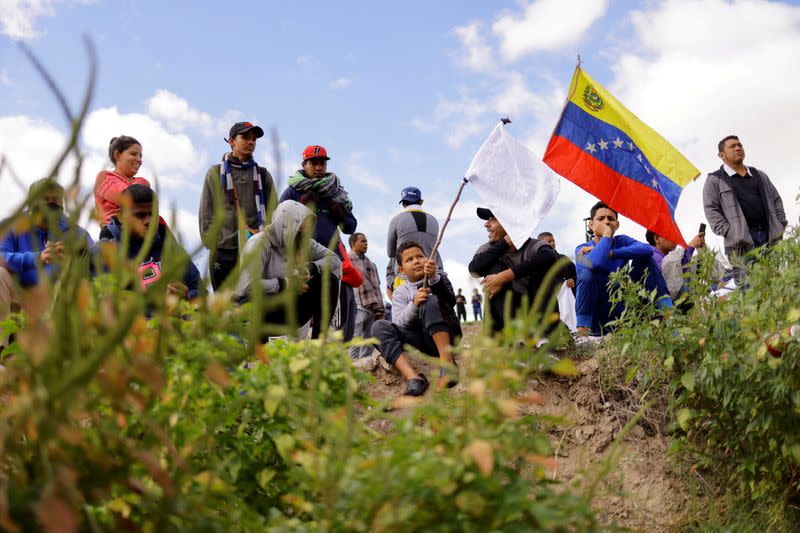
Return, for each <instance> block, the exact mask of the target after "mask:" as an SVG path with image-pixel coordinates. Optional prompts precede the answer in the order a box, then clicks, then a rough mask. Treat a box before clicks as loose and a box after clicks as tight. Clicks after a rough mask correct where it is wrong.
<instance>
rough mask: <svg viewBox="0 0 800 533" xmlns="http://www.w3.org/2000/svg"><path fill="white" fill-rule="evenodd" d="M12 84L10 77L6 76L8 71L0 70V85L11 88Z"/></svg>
mask: <svg viewBox="0 0 800 533" xmlns="http://www.w3.org/2000/svg"><path fill="white" fill-rule="evenodd" d="M13 84H14V82H12V81H11V77H10V76H9V75H8V71H7V70H6V69H0V85H5V86H6V87H11V86H12V85H13Z"/></svg>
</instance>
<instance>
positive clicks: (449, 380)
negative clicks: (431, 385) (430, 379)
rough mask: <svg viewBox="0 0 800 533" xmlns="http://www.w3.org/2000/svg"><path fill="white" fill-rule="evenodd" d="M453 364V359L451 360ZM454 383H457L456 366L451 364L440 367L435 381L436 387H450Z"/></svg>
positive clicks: (453, 385)
mask: <svg viewBox="0 0 800 533" xmlns="http://www.w3.org/2000/svg"><path fill="white" fill-rule="evenodd" d="M453 365H455V361H454V362H453ZM456 385H458V367H457V366H453V367H452V368H440V369H439V381H438V382H437V386H438V389H439V390H442V389H445V388H448V389H452V388H453V387H455V386H456Z"/></svg>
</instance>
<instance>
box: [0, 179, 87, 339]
mask: <svg viewBox="0 0 800 533" xmlns="http://www.w3.org/2000/svg"><path fill="white" fill-rule="evenodd" d="M27 202H28V212H27V216H28V217H30V228H29V229H26V230H24V231H16V230H14V229H12V230H10V231H9V232H8V233H6V234H5V235H4V236H3V237H2V239H1V240H0V321H2V320H3V319H5V317H6V315H8V313H9V312H10V311H11V309H12V307H17V305H19V303H20V302H19V300H20V298H19V294H18V293H17V286H18V285H19V286H21V287H22V289H23V290H24V291H26V292H29V291H35V290H37V287H41V281H42V280H41V279H40V277H39V274H40V272H41V273H42V274H44V275H45V276H46V277H47V278H54V277H56V275H57V272H58V267H59V264H60V263H61V262H62V261H63V260H64V259H65V257H69V256H71V255H80V254H82V253H84V252H86V250H87V249H88V247H89V246H90V245H91V243H92V239H91V237H89V234H88V233H86V230H84V229H83V228H81V227H80V226H77V225H73V224H71V223H70V221H69V219H68V218H67V217H66V216H65V215H64V187H62V186H61V185H60V184H59V183H58V182H57V181H56V180H54V179H51V178H44V179H41V180H38V181H36V182H34V183H33V184H31V186H30V188H29V189H28V200H27ZM13 226H14V225H13V224H12V227H13ZM25 300H26V302H27V304H28V305H27V306H26V308H25V309H24V311H25V312H26V313H27V314H28V316H29V318H30V319H33V318H36V317H35V316H33V315H38V314H39V313H40V312H42V311H43V309H39V308H40V307H41V305H40V304H41V303H42V302H45V301H47V299H46V298H36V297H33V298H26V299H25ZM5 344H6V339H5V338H4V336H3V335H2V334H0V348H2V346H4V345H5Z"/></svg>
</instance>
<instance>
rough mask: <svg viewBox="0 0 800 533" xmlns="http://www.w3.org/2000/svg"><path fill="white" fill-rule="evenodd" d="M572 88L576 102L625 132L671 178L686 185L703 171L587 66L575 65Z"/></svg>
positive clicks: (657, 167) (655, 165) (679, 183)
mask: <svg viewBox="0 0 800 533" xmlns="http://www.w3.org/2000/svg"><path fill="white" fill-rule="evenodd" d="M570 89H571V90H572V96H571V97H570V101H571V102H572V103H573V104H575V105H577V106H578V107H580V108H581V109H583V110H584V111H586V112H587V113H589V114H590V115H592V116H594V117H597V118H598V119H600V120H602V121H603V122H606V123H607V124H610V125H612V126H614V127H616V128H619V129H620V130H622V131H623V132H625V133H626V134H627V135H628V136H629V137H630V138H631V139H632V140H633V142H634V143H636V145H637V146H638V148H639V150H641V151H642V153H643V154H644V155H645V157H647V159H648V161H650V164H651V165H653V166H654V167H655V168H656V169H657V170H658V171H659V172H661V173H662V174H663V175H664V176H666V177H668V178H669V179H670V180H672V181H674V182H675V183H677V184H678V185H680V186H681V187H684V186H686V184H687V183H689V182H690V181H692V180H693V179H695V178H696V177H697V176H699V175H700V171H699V170H698V169H697V168H696V167H695V166H694V165H692V164H691V163H690V162H689V160H688V159H686V158H685V157H684V156H683V155H682V154H681V153H680V152H679V151H678V150H676V149H675V148H674V147H673V146H672V145H671V144H670V143H669V142H667V140H666V139H664V138H663V137H662V136H661V135H659V134H658V133H656V132H655V131H653V129H652V128H650V127H649V126H648V125H647V124H645V123H644V122H642V121H641V120H639V118H638V117H637V116H636V115H634V114H633V113H631V112H630V111H628V109H627V108H626V107H625V106H624V105H622V104H621V103H620V102H619V100H617V99H616V98H614V97H613V96H612V95H611V93H609V92H608V91H606V90H605V89H604V88H603V87H602V86H601V85H600V84H599V83H597V82H596V81H594V80H593V79H592V78H591V77H590V76H589V75H588V74H586V73H585V72H584V71H583V69H581V68H577V69H575V75H574V76H573V78H572V84H571V85H570ZM598 99H599V100H598ZM597 104H600V105H597Z"/></svg>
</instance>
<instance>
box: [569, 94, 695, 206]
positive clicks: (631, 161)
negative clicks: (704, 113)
mask: <svg viewBox="0 0 800 533" xmlns="http://www.w3.org/2000/svg"><path fill="white" fill-rule="evenodd" d="M555 134H556V135H558V136H560V137H564V138H566V139H568V140H569V141H570V142H571V143H573V144H574V145H575V146H577V147H578V148H580V149H581V150H583V151H584V152H585V153H587V154H589V155H591V156H592V157H594V158H595V159H597V160H598V161H600V162H601V163H603V164H604V165H606V166H607V167H609V168H611V169H612V170H614V171H615V172H617V173H619V174H622V175H623V176H626V177H628V178H630V179H632V180H634V181H637V182H639V183H641V184H642V185H644V186H646V187H649V188H651V189H653V190H654V191H656V192H658V193H659V194H661V196H663V197H664V199H665V200H666V201H667V205H668V206H669V214H670V215H671V216H672V217H673V218H674V217H675V207H676V206H677V205H678V198H680V195H681V190H682V188H681V187H680V186H679V185H678V184H677V183H675V182H674V181H672V180H671V179H669V178H668V177H666V176H665V175H664V174H662V173H661V172H659V171H658V170H656V168H655V167H653V165H652V164H651V163H650V161H648V160H647V157H645V155H644V154H643V153H642V151H641V150H640V149H639V147H638V146H637V145H636V143H634V142H633V140H632V139H631V138H630V137H629V136H628V135H627V134H626V133H625V132H624V131H622V130H621V129H619V128H617V127H616V126H612V125H611V124H608V123H607V122H603V121H602V120H600V119H598V118H597V117H593V116H592V115H590V114H589V113H587V112H586V111H584V110H583V109H581V108H580V107H578V106H577V105H575V104H574V103H572V102H568V103H567V107H566V108H565V109H564V114H563V115H562V116H561V121H560V122H559V123H558V128H557V129H556V132H555ZM620 142H621V143H622V144H621V145H620ZM603 143H605V144H603ZM603 145H604V146H606V148H602V147H601V146H603ZM592 149H594V152H592V151H591V150H592ZM639 156H641V158H642V160H641V161H640V160H639ZM646 169H649V171H650V172H649V173H648V171H647V170H646ZM654 180H655V183H654Z"/></svg>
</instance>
